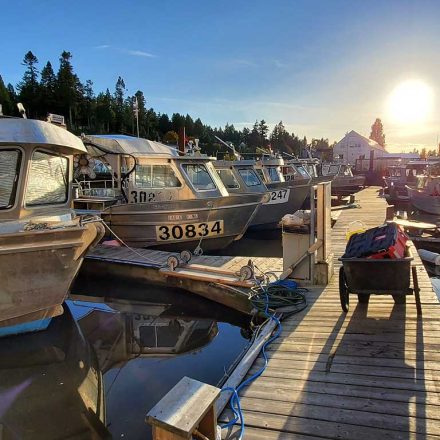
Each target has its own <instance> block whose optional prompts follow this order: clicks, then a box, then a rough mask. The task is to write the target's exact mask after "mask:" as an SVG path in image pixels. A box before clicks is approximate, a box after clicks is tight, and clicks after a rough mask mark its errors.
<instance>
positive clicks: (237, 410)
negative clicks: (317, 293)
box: [221, 288, 282, 440]
mask: <svg viewBox="0 0 440 440" xmlns="http://www.w3.org/2000/svg"><path fill="white" fill-rule="evenodd" d="M262 289H263V292H264V294H265V298H266V301H265V309H264V314H265V316H266V317H267V318H268V319H270V320H271V321H274V322H275V323H276V325H277V331H276V332H275V334H274V335H273V336H272V337H270V338H269V339H268V340H267V341H266V342H265V343H264V344H263V347H262V350H261V352H262V353H263V357H264V365H263V366H262V367H261V368H260V369H259V370H258V371H257V372H256V373H254V374H253V375H252V376H250V377H248V378H247V379H246V380H245V381H244V382H242V383H241V384H240V385H239V386H238V387H237V388H232V387H225V388H222V390H221V391H232V395H231V398H230V399H229V403H230V405H231V409H232V412H233V413H234V418H233V419H232V420H230V421H229V422H228V423H225V424H224V425H221V428H222V429H224V428H229V427H231V426H232V425H235V424H236V423H237V422H238V421H239V422H240V435H239V437H238V440H242V438H243V435H244V428H245V425H244V417H243V413H242V411H241V405H240V397H239V396H238V393H239V392H240V391H241V390H242V389H243V388H244V387H245V386H247V385H249V384H250V383H251V382H253V381H254V380H255V379H257V378H258V377H260V376H261V375H262V374H263V372H264V370H265V369H266V367H267V364H268V358H267V354H266V347H267V346H268V345H269V344H271V343H272V342H273V341H275V339H277V338H278V337H279V336H280V334H281V331H282V326H281V322H280V320H279V319H278V318H277V317H276V316H275V313H276V312H274V313H273V314H272V315H270V314H269V295H268V293H267V290H266V288H262Z"/></svg>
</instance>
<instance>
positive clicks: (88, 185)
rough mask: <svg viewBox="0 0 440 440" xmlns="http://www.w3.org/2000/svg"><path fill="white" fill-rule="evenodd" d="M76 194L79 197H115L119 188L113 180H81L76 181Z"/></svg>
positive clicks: (118, 192)
mask: <svg viewBox="0 0 440 440" xmlns="http://www.w3.org/2000/svg"><path fill="white" fill-rule="evenodd" d="M76 183H77V186H76V190H77V193H76V196H77V198H81V197H110V198H113V197H117V196H118V195H119V194H120V192H121V191H120V189H119V188H116V182H115V181H114V180H81V181H77V182H76Z"/></svg>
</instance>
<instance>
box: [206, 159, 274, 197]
mask: <svg viewBox="0 0 440 440" xmlns="http://www.w3.org/2000/svg"><path fill="white" fill-rule="evenodd" d="M214 167H215V169H216V171H217V173H218V175H219V176H220V179H221V180H222V182H223V184H224V185H225V186H226V188H227V190H228V192H231V193H252V192H254V193H255V192H256V193H265V192H267V187H266V185H265V184H264V183H263V181H262V180H261V179H260V177H259V176H258V174H257V171H256V169H255V161H254V160H236V161H228V160H217V161H215V162H214Z"/></svg>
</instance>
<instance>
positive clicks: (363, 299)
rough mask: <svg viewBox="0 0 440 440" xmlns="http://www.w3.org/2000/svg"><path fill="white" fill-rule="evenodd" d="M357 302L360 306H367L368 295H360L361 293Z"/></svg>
mask: <svg viewBox="0 0 440 440" xmlns="http://www.w3.org/2000/svg"><path fill="white" fill-rule="evenodd" d="M358 301H359V302H360V303H361V304H368V303H369V301H370V294H368V295H367V294H362V293H358Z"/></svg>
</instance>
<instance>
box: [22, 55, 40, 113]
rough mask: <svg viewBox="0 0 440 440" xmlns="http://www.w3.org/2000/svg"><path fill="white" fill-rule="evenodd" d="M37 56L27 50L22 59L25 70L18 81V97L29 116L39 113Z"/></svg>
mask: <svg viewBox="0 0 440 440" xmlns="http://www.w3.org/2000/svg"><path fill="white" fill-rule="evenodd" d="M37 64H38V58H37V57H36V56H35V55H34V54H33V53H32V52H31V51H29V52H27V53H26V55H25V56H24V59H23V63H22V65H23V66H26V70H25V72H24V75H23V79H22V80H21V81H20V83H18V85H17V89H18V91H19V99H20V101H21V102H22V103H23V105H24V107H25V108H26V113H27V115H28V116H31V117H35V118H36V117H38V113H39V108H38V104H39V84H38V69H37Z"/></svg>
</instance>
